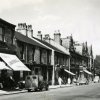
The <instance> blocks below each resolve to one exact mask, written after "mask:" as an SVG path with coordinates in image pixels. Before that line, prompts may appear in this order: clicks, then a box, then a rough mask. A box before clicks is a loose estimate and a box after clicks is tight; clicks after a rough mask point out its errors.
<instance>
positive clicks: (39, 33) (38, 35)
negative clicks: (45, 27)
mask: <svg viewBox="0 0 100 100" xmlns="http://www.w3.org/2000/svg"><path fill="white" fill-rule="evenodd" d="M37 38H38V39H40V40H42V34H41V31H38V34H37Z"/></svg>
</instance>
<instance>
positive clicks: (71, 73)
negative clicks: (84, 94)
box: [64, 69, 75, 75]
mask: <svg viewBox="0 0 100 100" xmlns="http://www.w3.org/2000/svg"><path fill="white" fill-rule="evenodd" d="M64 70H65V72H67V73H69V74H70V75H75V74H74V73H72V72H70V71H68V70H66V69H64Z"/></svg>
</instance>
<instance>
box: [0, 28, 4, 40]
mask: <svg viewBox="0 0 100 100" xmlns="http://www.w3.org/2000/svg"><path fill="white" fill-rule="evenodd" d="M2 34H3V29H2V28H1V27H0V41H2V40H3V39H2Z"/></svg>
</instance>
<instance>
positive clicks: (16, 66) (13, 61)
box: [0, 53, 30, 71]
mask: <svg viewBox="0 0 100 100" xmlns="http://www.w3.org/2000/svg"><path fill="white" fill-rule="evenodd" d="M0 57H1V58H2V59H3V60H4V62H5V63H6V64H7V65H8V66H9V67H10V68H11V69H13V70H14V71H30V69H28V68H27V67H26V66H25V65H24V64H23V63H22V62H21V61H20V60H19V59H18V57H17V56H16V55H11V54H4V53H0Z"/></svg>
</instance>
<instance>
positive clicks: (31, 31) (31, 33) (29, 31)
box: [27, 25, 33, 37]
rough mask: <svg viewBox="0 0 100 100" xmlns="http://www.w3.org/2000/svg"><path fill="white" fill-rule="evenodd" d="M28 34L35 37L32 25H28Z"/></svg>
mask: <svg viewBox="0 0 100 100" xmlns="http://www.w3.org/2000/svg"><path fill="white" fill-rule="evenodd" d="M27 36H28V37H33V30H32V25H28V26H27Z"/></svg>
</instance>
